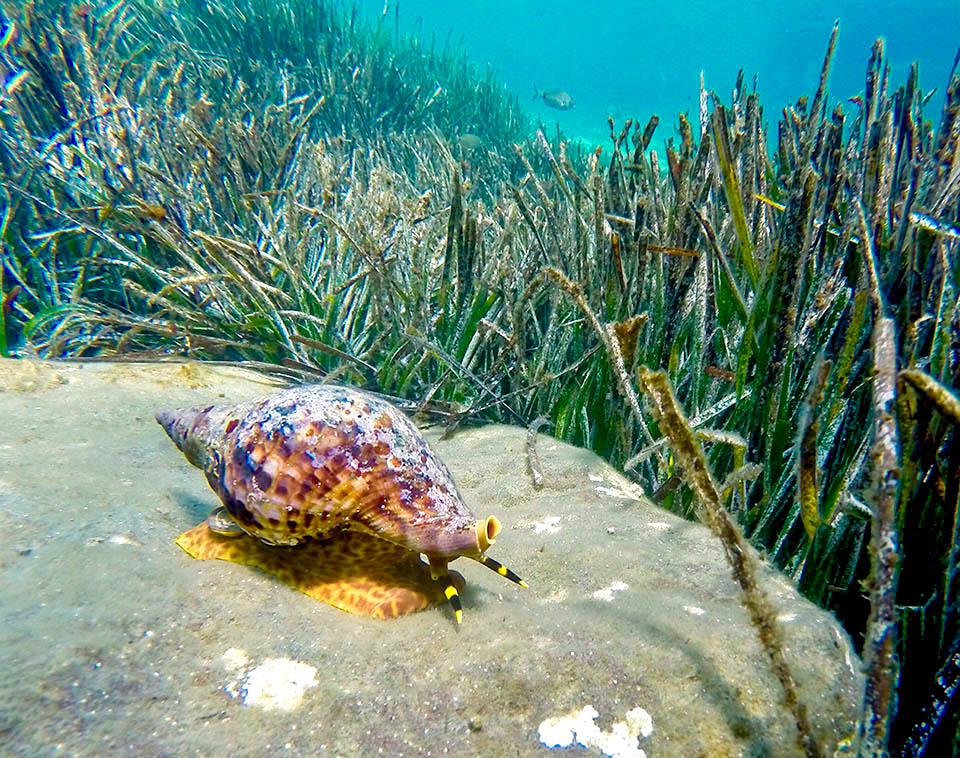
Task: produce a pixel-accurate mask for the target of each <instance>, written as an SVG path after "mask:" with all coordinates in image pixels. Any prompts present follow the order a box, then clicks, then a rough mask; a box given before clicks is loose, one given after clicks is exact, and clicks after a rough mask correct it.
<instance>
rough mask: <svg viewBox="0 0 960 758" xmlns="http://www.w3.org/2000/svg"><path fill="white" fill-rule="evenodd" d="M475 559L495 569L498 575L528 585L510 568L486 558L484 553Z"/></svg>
mask: <svg viewBox="0 0 960 758" xmlns="http://www.w3.org/2000/svg"><path fill="white" fill-rule="evenodd" d="M477 560H478V561H479V562H480V563H482V564H483V565H484V566H486V567H487V568H488V569H491V570H493V571H496V572H497V573H498V574H500V576H502V577H505V578H507V579H509V580H510V581H511V582H513V583H514V584H519V585H520V586H521V587H527V586H529V585H528V584H527V583H526V582H525V581H523V579H521V578H520V577H519V576H517V575H516V574H514V573H513V572H512V571H511V570H510V569H508V568H507V567H506V566H504V565H503V564H502V563H498V562H497V561H495V560H493V558H488V557H487V556H485V555H481V556H480V557H479V558H477Z"/></svg>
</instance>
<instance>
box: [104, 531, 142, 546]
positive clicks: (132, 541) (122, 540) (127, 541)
mask: <svg viewBox="0 0 960 758" xmlns="http://www.w3.org/2000/svg"><path fill="white" fill-rule="evenodd" d="M108 542H109V543H110V544H111V545H132V546H133V547H143V543H142V542H141V541H140V540H138V539H137V538H136V537H130V536H128V535H126V534H115V535H113V536H112V537H111V538H110V539H109V540H108Z"/></svg>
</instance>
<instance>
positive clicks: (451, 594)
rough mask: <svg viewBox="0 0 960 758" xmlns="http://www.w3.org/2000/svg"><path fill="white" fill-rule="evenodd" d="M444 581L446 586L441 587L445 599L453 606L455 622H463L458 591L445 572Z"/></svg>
mask: <svg viewBox="0 0 960 758" xmlns="http://www.w3.org/2000/svg"><path fill="white" fill-rule="evenodd" d="M445 581H446V582H447V586H446V587H444V588H443V594H444V595H446V596H447V600H449V601H450V606H451V607H452V608H453V615H454V616H456V618H457V623H458V624H460V623H463V606H462V605H461V604H460V592H459V591H458V590H457V588H456V585H454V583H453V579H451V578H450V575H449V574H447V576H446V579H445Z"/></svg>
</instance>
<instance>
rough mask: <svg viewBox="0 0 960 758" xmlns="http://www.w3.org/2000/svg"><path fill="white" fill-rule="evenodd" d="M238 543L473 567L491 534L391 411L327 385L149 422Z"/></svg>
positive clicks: (493, 528) (491, 527) (491, 521)
mask: <svg viewBox="0 0 960 758" xmlns="http://www.w3.org/2000/svg"><path fill="white" fill-rule="evenodd" d="M157 420H158V421H159V422H160V423H161V425H162V426H163V427H164V429H165V430H166V431H167V434H168V435H169V436H170V438H171V439H172V440H173V441H174V443H175V444H176V445H177V446H178V447H179V448H180V449H181V450H182V451H183V453H184V455H185V456H186V457H187V459H188V460H189V461H190V462H191V463H193V464H194V465H195V466H198V467H199V468H201V469H203V470H204V471H205V473H206V475H207V479H208V481H209V482H210V485H211V486H212V487H213V489H214V490H215V491H216V492H217V494H218V495H219V496H220V498H221V500H223V503H224V505H225V506H226V507H227V509H228V510H229V511H230V514H231V515H232V516H233V518H234V519H235V520H236V521H237V523H238V524H239V525H240V526H241V527H242V528H243V529H244V531H246V532H247V533H249V534H251V535H253V536H255V537H258V538H259V539H261V540H263V541H264V542H268V543H272V544H284V545H292V544H297V543H298V542H301V541H303V540H307V539H310V538H316V537H320V538H322V537H327V536H331V535H333V534H335V533H337V532H338V531H341V530H345V529H347V530H354V531H364V532H368V533H371V534H374V535H376V536H377V537H380V538H382V539H386V540H388V541H390V542H393V543H395V544H398V545H401V546H403V547H405V548H407V549H409V550H413V551H415V552H420V553H425V554H426V555H428V556H430V557H434V558H438V559H444V558H447V559H451V560H452V559H453V558H456V557H459V556H469V557H473V558H479V557H481V556H482V554H483V552H484V551H485V550H486V549H487V547H488V546H489V545H490V544H492V542H493V540H494V539H495V537H496V535H497V533H498V532H499V531H500V523H499V522H498V521H497V520H496V519H495V518H493V517H490V518H488V519H486V520H479V521H478V520H477V519H476V517H475V516H474V515H473V514H472V513H471V512H470V509H469V508H468V507H467V506H466V505H465V504H464V502H463V500H462V498H461V497H460V495H459V493H458V492H457V489H456V485H455V484H454V481H453V477H452V476H451V475H450V472H449V470H448V469H447V467H446V466H445V465H444V464H443V462H442V461H440V459H439V458H438V457H437V456H436V455H435V454H434V453H433V451H432V450H430V448H429V446H428V445H427V442H426V440H425V439H424V438H423V436H422V435H421V434H420V432H419V431H418V430H417V428H416V427H415V426H414V425H413V423H412V422H411V421H410V420H409V419H407V417H406V416H404V415H403V413H402V412H401V411H399V410H398V409H397V408H396V407H394V406H393V405H391V404H390V403H388V402H386V401H384V400H382V399H380V398H378V397H376V396H374V395H370V394H367V393H365V392H360V391H358V390H353V389H349V388H344V387H334V386H330V385H313V386H304V387H296V388H292V389H289V390H286V391H284V392H280V393H278V394H276V395H273V396H271V397H268V398H264V399H260V400H255V401H252V402H249V403H244V404H240V405H236V406H209V407H206V408H194V409H187V410H180V411H172V412H166V413H160V414H157Z"/></svg>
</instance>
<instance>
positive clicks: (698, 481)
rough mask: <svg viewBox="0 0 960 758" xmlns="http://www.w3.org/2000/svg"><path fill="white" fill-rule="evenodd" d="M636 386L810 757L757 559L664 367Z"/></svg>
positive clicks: (802, 712) (802, 709)
mask: <svg viewBox="0 0 960 758" xmlns="http://www.w3.org/2000/svg"><path fill="white" fill-rule="evenodd" d="M637 374H638V378H639V380H640V385H641V387H643V389H644V391H645V392H646V393H647V396H648V397H649V398H650V400H651V401H652V406H651V408H652V410H653V415H654V416H655V417H656V419H657V422H658V423H659V424H660V429H661V431H662V432H663V433H664V434H666V435H667V436H668V437H669V438H670V441H671V442H672V443H673V448H674V451H675V452H676V454H677V459H678V462H679V464H680V466H682V468H683V471H684V474H685V476H686V477H687V481H688V482H689V484H690V486H691V487H692V488H693V491H694V492H695V493H696V495H697V497H698V498H699V500H700V502H701V503H703V506H704V513H705V516H706V522H707V525H708V526H709V527H710V528H711V529H712V530H713V532H714V534H716V535H717V537H719V538H720V541H721V542H722V543H723V550H724V553H725V555H726V557H727V561H728V562H729V563H730V568H731V570H732V572H733V578H734V579H735V580H736V581H737V583H738V584H739V585H740V590H741V592H742V601H743V605H744V607H745V608H746V609H747V612H748V613H749V614H750V621H751V622H752V623H753V626H754V628H755V629H756V630H757V636H758V637H759V638H760V642H761V644H762V645H763V649H764V650H765V651H766V653H767V656H768V657H769V658H770V665H771V667H772V668H773V672H774V674H776V676H777V679H779V680H780V685H781V686H782V687H783V693H784V700H785V702H786V705H787V707H788V708H789V709H790V712H791V713H792V714H793V717H794V720H795V722H796V725H797V732H798V740H799V743H800V745H801V747H802V748H803V750H804V751H805V752H806V754H807V755H808V756H811V758H812V757H813V756H820V755H821V753H820V747H819V746H818V745H817V743H816V740H814V738H813V733H812V731H811V729H810V719H809V717H808V716H807V707H806V705H804V704H803V703H802V702H801V701H800V699H799V697H798V696H797V684H796V680H794V678H793V673H792V672H791V671H790V667H789V665H788V664H787V660H786V658H785V656H784V652H783V631H782V629H781V628H780V624H779V622H777V618H776V612H775V611H774V609H773V607H772V606H771V605H770V600H769V599H768V598H767V595H766V593H765V592H764V591H763V590H762V589H760V586H759V585H758V584H757V576H756V574H757V566H756V560H755V559H754V558H753V555H752V553H751V552H750V550H749V548H748V546H747V543H746V540H744V538H743V534H741V532H740V529H739V528H738V527H737V525H736V524H735V523H734V522H733V519H731V518H730V515H729V514H728V513H727V511H726V509H725V508H724V507H723V504H722V503H721V500H720V492H719V491H718V489H717V485H716V483H715V482H714V481H713V475H712V474H711V473H710V469H709V468H708V467H707V460H706V458H705V457H704V454H703V450H702V449H701V448H700V445H699V443H698V442H697V439H696V436H695V435H694V432H693V430H692V429H691V428H690V425H689V424H688V423H687V420H686V418H685V417H684V413H683V410H682V409H681V408H680V405H679V404H678V403H677V400H676V398H675V397H674V395H673V389H672V388H671V386H670V380H669V379H668V378H667V375H666V374H665V373H664V372H663V371H651V370H650V369H648V368H647V367H645V366H641V367H640V368H638V369H637Z"/></svg>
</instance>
